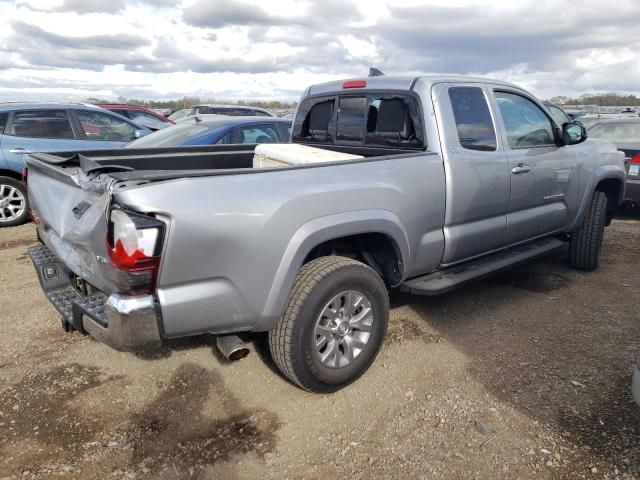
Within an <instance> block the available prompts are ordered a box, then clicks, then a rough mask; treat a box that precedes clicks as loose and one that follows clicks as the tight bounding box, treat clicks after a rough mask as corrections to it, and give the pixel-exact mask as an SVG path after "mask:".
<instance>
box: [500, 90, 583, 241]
mask: <svg viewBox="0 0 640 480" xmlns="http://www.w3.org/2000/svg"><path fill="white" fill-rule="evenodd" d="M494 95H495V102H496V104H497V109H498V111H499V117H500V119H501V121H500V124H501V125H500V130H501V136H502V138H503V141H504V144H505V149H506V153H507V157H508V158H509V172H510V176H511V196H510V200H509V210H508V213H507V236H506V241H505V244H506V245H510V244H513V243H517V242H521V241H524V240H528V239H531V238H535V237H537V236H541V235H544V234H547V233H551V232H554V231H557V230H560V229H562V228H563V227H566V226H568V224H569V223H570V221H571V217H570V214H569V208H568V207H567V202H570V203H571V202H573V201H575V199H576V198H577V193H578V192H577V182H576V181H572V180H573V179H575V178H577V171H576V168H577V156H576V152H575V149H574V148H573V147H571V146H567V147H563V146H558V144H557V142H556V128H557V126H556V124H555V122H554V121H553V120H552V119H551V117H550V116H549V115H548V114H547V113H546V112H545V111H544V110H543V109H542V108H541V107H540V106H539V105H538V104H537V102H536V101H535V100H534V99H533V98H529V97H528V96H526V95H525V94H524V93H523V92H521V91H516V90H511V89H502V88H501V89H499V90H495V92H494Z"/></svg>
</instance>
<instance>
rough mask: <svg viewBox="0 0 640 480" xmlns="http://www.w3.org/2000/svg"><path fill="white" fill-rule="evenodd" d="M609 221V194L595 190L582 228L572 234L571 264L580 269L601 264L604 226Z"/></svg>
mask: <svg viewBox="0 0 640 480" xmlns="http://www.w3.org/2000/svg"><path fill="white" fill-rule="evenodd" d="M606 221H607V195H606V194H605V193H604V192H598V191H596V192H594V193H593V198H592V199H591V205H590V206H589V210H587V213H586V214H585V218H584V220H583V222H582V225H580V228H578V230H576V231H575V232H573V233H572V234H571V241H570V242H569V264H570V265H571V267H573V268H577V269H579V270H589V271H591V270H595V269H596V268H598V265H599V264H600V255H601V253H602V239H603V237H604V226H605V223H606Z"/></svg>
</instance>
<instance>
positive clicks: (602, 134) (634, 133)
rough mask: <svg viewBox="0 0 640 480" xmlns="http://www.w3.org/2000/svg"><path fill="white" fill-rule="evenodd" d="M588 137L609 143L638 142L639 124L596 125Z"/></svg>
mask: <svg viewBox="0 0 640 480" xmlns="http://www.w3.org/2000/svg"><path fill="white" fill-rule="evenodd" d="M589 136H590V137H592V138H599V139H601V140H608V141H610V142H640V122H601V123H596V124H595V125H594V126H593V127H591V128H590V129H589Z"/></svg>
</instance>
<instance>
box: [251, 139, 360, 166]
mask: <svg viewBox="0 0 640 480" xmlns="http://www.w3.org/2000/svg"><path fill="white" fill-rule="evenodd" d="M358 158H364V157H363V156H362V155H351V154H349V153H340V152H333V151H331V150H324V149H322V148H315V147H308V146H306V145H300V144H297V143H261V144H259V145H257V146H256V149H255V152H254V154H253V168H265V167H286V166H289V165H306V164H309V163H320V162H339V161H344V160H356V159H358Z"/></svg>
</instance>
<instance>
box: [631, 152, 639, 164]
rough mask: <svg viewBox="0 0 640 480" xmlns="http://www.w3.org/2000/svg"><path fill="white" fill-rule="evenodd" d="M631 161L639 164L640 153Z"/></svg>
mask: <svg viewBox="0 0 640 480" xmlns="http://www.w3.org/2000/svg"><path fill="white" fill-rule="evenodd" d="M629 163H633V164H639V163H640V154H639V155H636V156H635V157H632V158H631V161H630V162H629Z"/></svg>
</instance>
